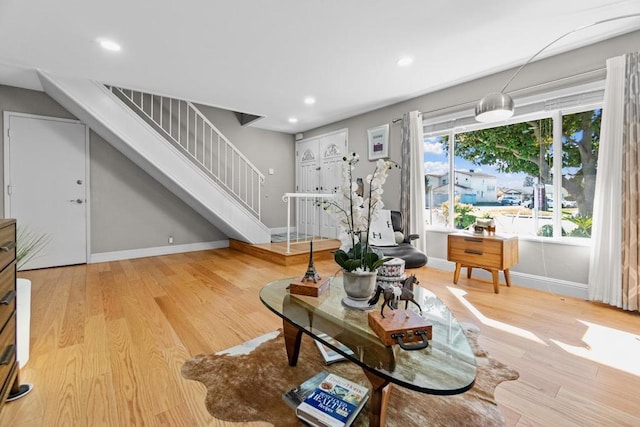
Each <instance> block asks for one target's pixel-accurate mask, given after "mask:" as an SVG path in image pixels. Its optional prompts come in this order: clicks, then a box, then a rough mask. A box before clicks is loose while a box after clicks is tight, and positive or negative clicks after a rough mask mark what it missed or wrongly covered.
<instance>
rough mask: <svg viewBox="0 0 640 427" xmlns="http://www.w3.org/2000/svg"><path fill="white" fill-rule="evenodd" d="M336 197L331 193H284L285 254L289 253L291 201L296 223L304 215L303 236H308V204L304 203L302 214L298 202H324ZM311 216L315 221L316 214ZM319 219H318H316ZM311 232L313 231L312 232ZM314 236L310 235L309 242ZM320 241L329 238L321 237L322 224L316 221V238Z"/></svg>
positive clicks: (298, 232) (297, 236)
mask: <svg viewBox="0 0 640 427" xmlns="http://www.w3.org/2000/svg"><path fill="white" fill-rule="evenodd" d="M335 197H336V195H335V194H333V193H329V194H327V193H284V195H283V196H282V201H283V202H286V203H287V252H286V253H291V247H290V246H291V199H294V200H295V204H296V207H297V209H296V211H297V219H298V222H299V221H300V220H301V216H303V215H304V218H305V219H306V220H305V221H304V223H305V225H304V234H305V236H307V235H309V234H308V228H307V227H308V226H307V224H308V222H309V221H308V219H309V216H308V212H307V210H308V206H309V203H305V204H304V205H305V208H304V212H301V211H302V209H301V208H300V202H301V201H302V200H305V201H307V202H308V200H313V201H314V202H315V200H317V199H321V200H322V201H325V200H330V199H333V198H335ZM312 215H313V219H314V221H315V219H316V214H315V212H314V213H313V214H312ZM318 219H319V217H318ZM296 231H297V233H296V242H297V241H298V240H299V239H300V230H298V227H296ZM312 232H313V230H312ZM314 237H316V236H314V235H311V240H313V239H314ZM317 237H319V238H320V239H321V240H323V239H324V238H327V239H329V238H330V237H329V236H323V235H322V224H320V222H319V221H318V236H317Z"/></svg>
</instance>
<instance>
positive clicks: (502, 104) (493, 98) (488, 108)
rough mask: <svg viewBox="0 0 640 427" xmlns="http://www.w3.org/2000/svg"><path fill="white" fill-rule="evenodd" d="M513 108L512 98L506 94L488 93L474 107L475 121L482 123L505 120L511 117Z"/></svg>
mask: <svg viewBox="0 0 640 427" xmlns="http://www.w3.org/2000/svg"><path fill="white" fill-rule="evenodd" d="M513 108H514V104H513V98H511V97H510V96H509V95H507V94H506V93H501V92H494V93H490V94H488V95H487V96H485V97H484V98H482V99H481V100H480V101H479V102H478V104H477V105H476V120H477V121H479V122H483V123H491V122H499V121H501V120H507V119H508V118H509V117H511V116H513Z"/></svg>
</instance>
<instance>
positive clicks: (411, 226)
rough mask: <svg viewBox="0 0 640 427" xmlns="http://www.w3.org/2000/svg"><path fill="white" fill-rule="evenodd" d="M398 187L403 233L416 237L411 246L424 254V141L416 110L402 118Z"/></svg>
mask: <svg viewBox="0 0 640 427" xmlns="http://www.w3.org/2000/svg"><path fill="white" fill-rule="evenodd" d="M402 119H403V123H402V173H401V175H402V178H401V181H402V184H401V191H400V193H401V194H400V207H401V210H402V214H403V216H404V219H405V221H406V222H405V227H404V229H405V232H406V233H415V234H418V235H420V238H419V239H418V240H414V241H413V244H414V245H415V247H416V248H417V249H419V250H421V251H422V252H424V253H426V252H427V242H426V238H425V234H424V225H425V219H424V205H425V199H424V141H423V137H424V135H423V133H422V115H421V114H420V112H419V111H411V112H410V113H405V114H404V115H403V117H402Z"/></svg>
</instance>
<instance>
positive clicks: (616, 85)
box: [589, 55, 625, 307]
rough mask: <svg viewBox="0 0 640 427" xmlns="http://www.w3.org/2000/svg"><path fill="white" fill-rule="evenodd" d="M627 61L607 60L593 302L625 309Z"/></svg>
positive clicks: (591, 286) (593, 253)
mask: <svg viewBox="0 0 640 427" xmlns="http://www.w3.org/2000/svg"><path fill="white" fill-rule="evenodd" d="M624 88H625V57H624V55H623V56H620V57H615V58H611V59H609V60H607V81H606V84H605V93H604V107H603V112H602V124H601V132H600V148H599V151H598V174H597V176H596V191H595V197H594V204H593V227H592V229H591V244H592V246H591V257H590V262H589V299H591V300H594V301H602V302H604V303H607V304H611V305H615V306H616V307H621V306H622V286H621V283H622V261H621V253H622V224H621V220H622V151H623V147H622V140H623V128H624V127H623V117H624Z"/></svg>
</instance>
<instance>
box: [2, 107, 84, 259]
mask: <svg viewBox="0 0 640 427" xmlns="http://www.w3.org/2000/svg"><path fill="white" fill-rule="evenodd" d="M4 118H5V128H6V132H5V135H8V138H5V186H6V190H7V191H5V199H4V202H5V217H7V218H16V220H17V224H18V227H19V228H20V227H25V228H26V229H27V230H29V231H30V232H32V233H34V234H36V235H39V234H46V235H47V236H48V243H47V244H46V246H45V247H44V248H43V250H42V251H41V252H40V253H39V254H38V256H36V257H34V258H33V259H32V260H31V261H29V262H28V263H27V264H26V265H25V266H24V267H23V268H24V269H33V268H43V267H54V266H61V265H70V264H81V263H86V262H87V203H86V202H87V190H86V189H87V185H86V182H87V176H86V169H87V168H86V161H87V150H88V146H87V143H88V141H87V129H86V127H85V125H84V124H82V123H80V122H78V121H76V120H65V119H56V118H49V117H40V116H29V115H21V114H16V113H5V117H4Z"/></svg>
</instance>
